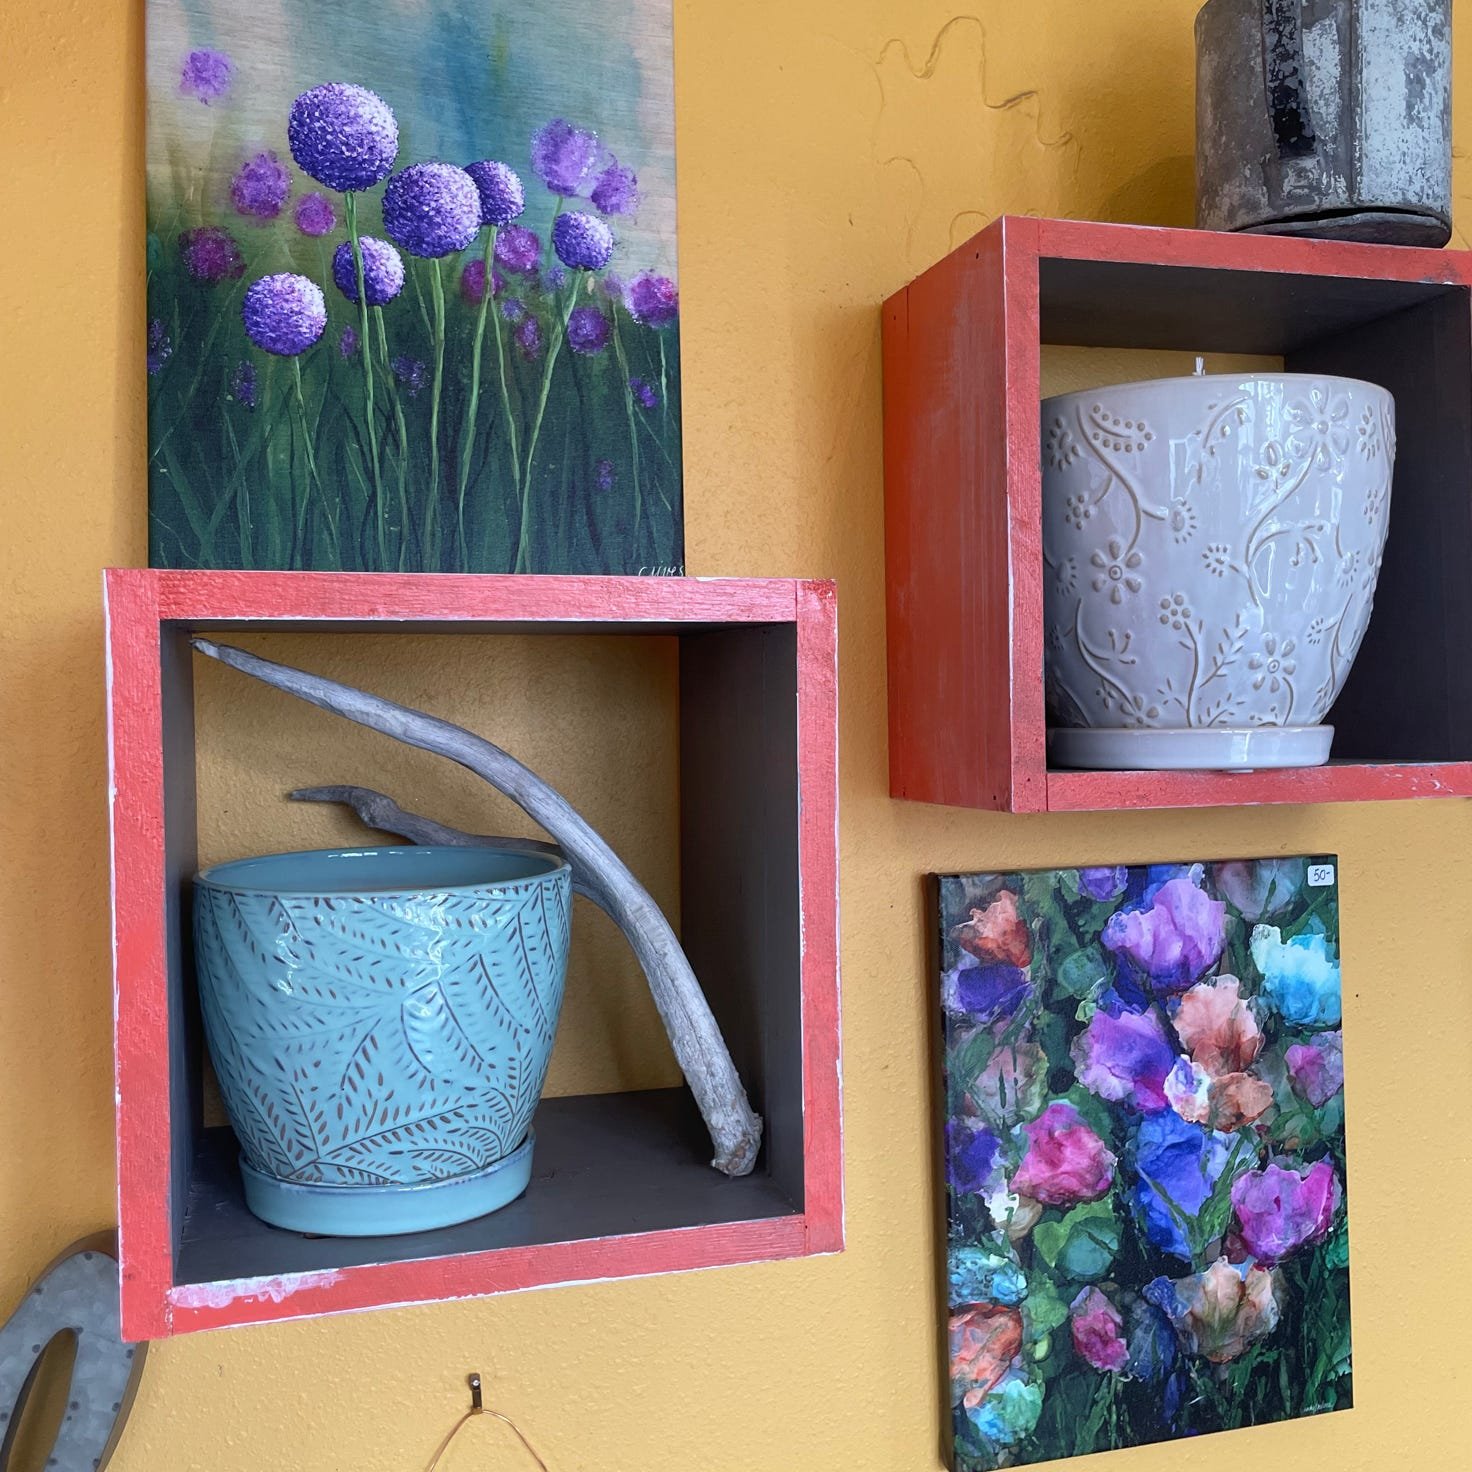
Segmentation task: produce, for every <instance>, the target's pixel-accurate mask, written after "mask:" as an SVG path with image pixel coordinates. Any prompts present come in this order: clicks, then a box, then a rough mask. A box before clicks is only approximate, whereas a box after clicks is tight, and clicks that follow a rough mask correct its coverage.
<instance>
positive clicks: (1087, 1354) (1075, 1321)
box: [1069, 1288, 1130, 1372]
mask: <svg viewBox="0 0 1472 1472" xmlns="http://www.w3.org/2000/svg"><path fill="white" fill-rule="evenodd" d="M1069 1313H1070V1316H1071V1324H1070V1330H1071V1333H1072V1335H1073V1347H1074V1349H1075V1350H1076V1351H1077V1352H1078V1354H1079V1357H1080V1358H1081V1359H1083V1360H1084V1361H1085V1362H1086V1363H1088V1364H1090V1365H1092V1366H1093V1367H1094V1368H1095V1369H1096V1370H1112V1371H1115V1372H1118V1371H1120V1370H1123V1369H1124V1368H1125V1366H1126V1365H1128V1364H1129V1358H1130V1348H1129V1345H1128V1344H1126V1343H1125V1338H1124V1333H1123V1330H1124V1315H1123V1314H1121V1313H1120V1311H1119V1310H1118V1309H1117V1308H1115V1306H1114V1305H1113V1303H1111V1302H1110V1300H1109V1297H1108V1295H1107V1294H1105V1293H1104V1292H1103V1291H1102V1290H1101V1289H1099V1288H1085V1289H1084V1290H1083V1292H1081V1293H1080V1294H1079V1295H1078V1297H1077V1298H1075V1299H1074V1300H1073V1303H1072V1304H1071V1305H1070V1306H1069Z"/></svg>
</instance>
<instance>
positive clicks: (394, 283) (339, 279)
mask: <svg viewBox="0 0 1472 1472" xmlns="http://www.w3.org/2000/svg"><path fill="white" fill-rule="evenodd" d="M358 249H359V251H360V252H361V253H362V256H363V290H364V292H365V293H366V295H367V297H368V305H369V306H370V307H382V306H386V305H387V304H388V303H389V302H391V301H392V300H393V299H394V298H395V297H396V296H397V295H398V294H399V293H400V292H401V291H402V290H403V289H404V258H403V256H401V255H400V254H399V253H398V251H396V250H395V249H394V248H393V246H391V245H390V244H389V243H388V241H386V240H379V239H378V238H377V237H376V236H373V235H365V236H363V237H362V239H361V240H359V241H358ZM332 279H333V280H334V281H335V282H336V283H337V289H338V290H339V291H340V292H341V293H342V294H343V295H344V296H345V297H346V298H347V299H348V300H349V301H350V302H356V301H357V300H358V269H357V266H356V265H355V264H354V262H353V245H352V242H351V241H350V240H344V241H343V243H342V244H341V245H340V246H338V248H337V249H336V250H335V251H333V253H332Z"/></svg>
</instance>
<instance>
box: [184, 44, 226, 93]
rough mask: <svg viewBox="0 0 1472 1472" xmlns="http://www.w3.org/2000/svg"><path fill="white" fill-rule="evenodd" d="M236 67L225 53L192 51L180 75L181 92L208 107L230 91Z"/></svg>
mask: <svg viewBox="0 0 1472 1472" xmlns="http://www.w3.org/2000/svg"><path fill="white" fill-rule="evenodd" d="M234 75H235V67H234V65H233V64H232V62H231V60H230V58H229V57H228V56H226V55H225V53H224V52H223V51H208V50H203V51H191V52H190V53H189V55H188V56H186V57H185V58H184V66H183V68H182V70H181V71H180V73H179V91H180V93H181V94H182V95H183V96H185V97H193V98H194V99H195V100H196V101H198V102H202V103H204V105H205V106H206V107H208V106H209V105H210V103H212V102H218V101H220V99H221V98H223V97H224V96H225V94H226V93H227V92H229V90H230V82H231V80H232V78H233V77H234Z"/></svg>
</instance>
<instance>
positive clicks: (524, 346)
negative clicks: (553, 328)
mask: <svg viewBox="0 0 1472 1472" xmlns="http://www.w3.org/2000/svg"><path fill="white" fill-rule="evenodd" d="M514 336H515V338H516V346H517V347H519V348H520V349H521V351H522V353H523V355H524V356H526V357H528V358H537V357H540V356H541V353H542V329H541V326H540V325H539V324H538V322H537V319H536V318H535V317H528V318H526V320H525V321H524V322H522V324H521V326H520V327H518V328H517V329H516V332H515V334H514Z"/></svg>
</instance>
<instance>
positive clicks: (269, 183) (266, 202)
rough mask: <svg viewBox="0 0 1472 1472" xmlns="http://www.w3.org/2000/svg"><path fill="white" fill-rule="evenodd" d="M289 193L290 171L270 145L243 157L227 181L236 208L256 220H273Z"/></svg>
mask: <svg viewBox="0 0 1472 1472" xmlns="http://www.w3.org/2000/svg"><path fill="white" fill-rule="evenodd" d="M290 193H291V175H290V174H289V173H287V171H286V166H285V165H284V164H283V163H282V162H281V160H280V159H279V158H277V157H276V153H275V151H274V150H273V149H270V148H265V149H262V150H261V152H260V153H258V154H256V155H255V157H254V158H248V159H246V161H245V162H244V163H243V164H241V166H240V167H239V168H238V169H237V170H236V171H235V177H234V178H233V179H232V180H231V181H230V198H231V199H232V200H233V201H234V204H235V208H236V210H237V211H238V212H239V213H240V214H242V215H253V216H254V217H255V218H256V219H257V220H274V219H275V218H276V216H277V215H279V214H280V213H281V206H282V205H284V204H285V203H286V196H287V195H288V194H290Z"/></svg>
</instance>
